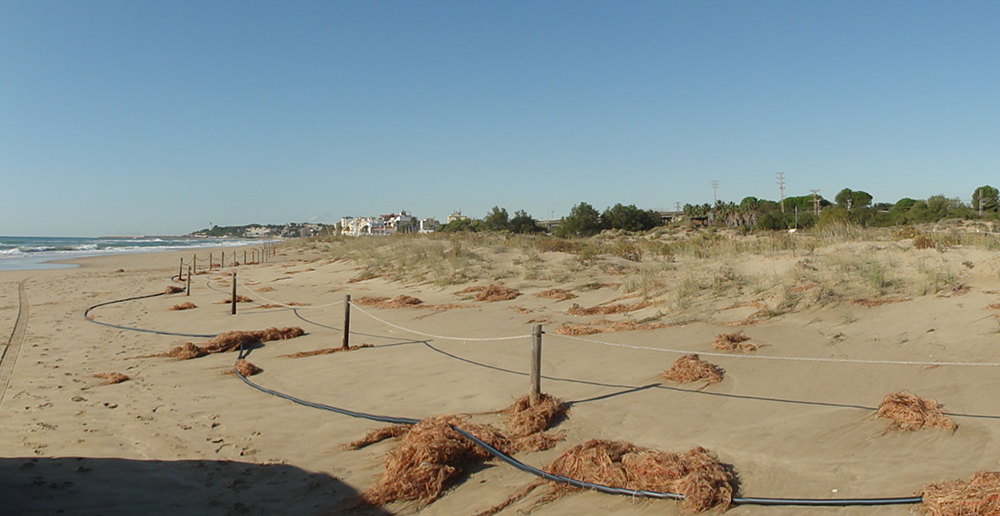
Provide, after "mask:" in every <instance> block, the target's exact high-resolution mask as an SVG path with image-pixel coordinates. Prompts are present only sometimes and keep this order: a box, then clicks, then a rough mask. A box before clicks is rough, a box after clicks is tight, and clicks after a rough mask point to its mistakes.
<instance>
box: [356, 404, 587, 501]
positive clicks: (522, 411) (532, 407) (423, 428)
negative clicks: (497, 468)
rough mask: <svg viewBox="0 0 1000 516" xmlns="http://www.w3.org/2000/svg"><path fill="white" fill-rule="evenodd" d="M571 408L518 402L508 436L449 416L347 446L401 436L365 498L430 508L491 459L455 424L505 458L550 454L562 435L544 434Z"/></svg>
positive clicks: (393, 428) (371, 435)
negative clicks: (474, 466)
mask: <svg viewBox="0 0 1000 516" xmlns="http://www.w3.org/2000/svg"><path fill="white" fill-rule="evenodd" d="M567 411H568V407H567V406H566V404H565V403H563V402H562V400H559V399H558V398H554V397H552V396H549V395H547V394H541V395H540V396H539V398H538V400H537V401H535V402H534V403H532V402H531V398H530V397H529V396H525V397H523V398H519V399H518V400H515V401H514V403H513V404H512V405H511V406H510V407H508V408H506V409H504V410H502V411H500V413H506V414H507V415H508V420H507V428H508V429H509V434H510V435H509V436H508V435H505V434H504V433H503V432H501V431H500V430H497V429H496V428H494V427H492V426H489V425H478V424H475V423H472V422H470V421H468V420H467V419H464V418H461V417H459V416H453V415H446V416H439V417H435V418H429V419H425V420H423V421H420V422H419V423H417V424H415V425H393V426H389V427H385V428H380V429H378V430H374V431H371V432H369V433H368V434H366V435H365V436H364V437H363V438H361V439H359V440H357V441H354V442H352V443H350V444H347V445H345V446H344V448H345V449H349V450H356V449H358V448H362V447H364V446H368V445H370V444H374V443H377V442H379V441H383V440H385V439H389V438H393V437H400V436H402V441H401V442H400V444H399V445H398V446H397V447H396V448H393V449H392V450H390V451H389V453H388V456H387V458H386V466H385V473H383V475H382V478H381V479H380V480H379V481H378V482H377V483H376V484H375V486H373V487H372V488H371V489H369V490H368V492H366V493H365V495H364V500H365V501H366V502H368V503H370V504H373V505H384V504H386V503H389V502H395V501H406V502H417V503H420V504H427V503H430V502H432V501H434V500H435V499H437V498H438V497H439V496H440V495H441V491H442V490H443V489H444V488H445V487H446V485H447V484H448V482H449V481H450V480H452V479H453V478H455V477H457V476H458V475H460V474H461V473H462V472H463V471H464V470H465V469H466V468H467V467H468V466H469V465H470V464H472V463H476V462H482V461H485V460H486V459H489V458H490V455H489V453H488V452H486V451H485V450H483V449H481V448H479V447H478V446H476V445H475V444H473V443H472V441H469V440H468V439H465V438H464V437H462V436H461V435H460V434H458V433H457V432H455V431H454V429H452V428H451V425H454V426H456V427H458V428H461V429H462V430H465V431H466V432H469V433H470V434H472V435H474V436H476V437H477V438H479V439H480V440H482V441H484V442H485V443H487V444H489V445H490V446H493V447H494V448H496V449H498V450H500V451H501V452H503V453H508V454H509V453H515V452H518V451H539V450H546V449H549V448H551V447H553V446H555V444H556V443H557V442H558V441H560V440H562V435H555V434H548V433H545V432H544V430H545V429H547V428H548V427H549V426H551V425H552V424H553V423H554V422H555V421H556V420H558V419H560V418H562V417H565V415H566V413H567Z"/></svg>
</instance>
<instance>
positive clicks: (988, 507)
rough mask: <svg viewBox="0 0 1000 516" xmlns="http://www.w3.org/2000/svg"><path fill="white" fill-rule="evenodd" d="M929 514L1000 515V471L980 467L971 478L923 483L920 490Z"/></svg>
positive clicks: (925, 508) (952, 515)
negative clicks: (923, 485) (981, 469)
mask: <svg viewBox="0 0 1000 516" xmlns="http://www.w3.org/2000/svg"><path fill="white" fill-rule="evenodd" d="M919 494H920V496H922V497H923V499H924V500H923V509H924V510H925V511H926V512H927V514H929V515H930V516H967V515H969V516H971V515H976V516H1000V472H997V471H980V472H978V473H974V474H973V475H972V478H970V479H969V480H968V481H965V480H950V481H947V482H937V483H934V484H929V485H927V486H925V487H924V488H923V489H922V490H921V491H920V493H919Z"/></svg>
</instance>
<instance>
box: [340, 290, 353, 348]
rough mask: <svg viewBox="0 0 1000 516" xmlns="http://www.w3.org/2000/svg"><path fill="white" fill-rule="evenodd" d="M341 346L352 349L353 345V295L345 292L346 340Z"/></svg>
mask: <svg viewBox="0 0 1000 516" xmlns="http://www.w3.org/2000/svg"><path fill="white" fill-rule="evenodd" d="M340 347H342V348H344V349H350V347H351V295H350V294H344V340H343V342H342V343H341V345H340Z"/></svg>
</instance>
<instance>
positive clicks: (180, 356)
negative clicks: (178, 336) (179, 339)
mask: <svg viewBox="0 0 1000 516" xmlns="http://www.w3.org/2000/svg"><path fill="white" fill-rule="evenodd" d="M207 354H208V352H207V351H205V350H204V349H202V348H200V347H198V346H196V345H194V343H192V342H185V343H184V344H181V345H180V346H177V347H175V348H173V349H171V350H170V351H167V352H166V353H163V354H162V355H152V356H154V357H155V356H164V357H170V358H176V359H177V360H189V359H192V358H198V357H203V356H205V355H207Z"/></svg>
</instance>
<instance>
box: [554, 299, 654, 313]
mask: <svg viewBox="0 0 1000 516" xmlns="http://www.w3.org/2000/svg"><path fill="white" fill-rule="evenodd" d="M652 305H653V303H652V302H651V301H641V302H639V303H635V304H631V305H626V304H623V303H615V304H612V305H604V306H593V307H590V308H584V307H582V306H580V305H578V304H576V303H573V306H572V307H570V309H569V310H567V311H566V313H568V314H570V315H611V314H621V313H626V312H634V311H636V310H641V309H643V308H646V307H649V306H652Z"/></svg>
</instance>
